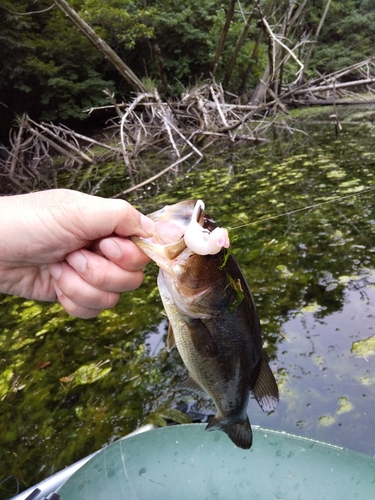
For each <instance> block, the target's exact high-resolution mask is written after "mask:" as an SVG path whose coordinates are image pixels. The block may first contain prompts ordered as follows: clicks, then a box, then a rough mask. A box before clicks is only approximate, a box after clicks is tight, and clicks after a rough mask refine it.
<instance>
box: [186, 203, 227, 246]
mask: <svg viewBox="0 0 375 500" xmlns="http://www.w3.org/2000/svg"><path fill="white" fill-rule="evenodd" d="M200 209H202V210H204V203H203V201H202V200H198V201H197V203H196V204H195V207H194V210H193V215H192V216H191V221H190V223H189V225H188V227H187V229H186V231H185V236H184V239H185V243H186V246H187V247H188V248H189V249H190V250H192V251H193V252H194V253H196V254H198V255H215V254H216V253H219V252H220V250H221V249H222V248H223V247H224V248H228V247H229V245H230V242H229V236H228V231H227V229H224V228H223V227H217V228H215V229H214V230H213V231H212V233H210V231H208V229H204V228H203V227H202V226H201V225H200V224H199V223H198V222H197V219H198V213H199V210H200Z"/></svg>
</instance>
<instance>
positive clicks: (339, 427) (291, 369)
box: [257, 273, 375, 454]
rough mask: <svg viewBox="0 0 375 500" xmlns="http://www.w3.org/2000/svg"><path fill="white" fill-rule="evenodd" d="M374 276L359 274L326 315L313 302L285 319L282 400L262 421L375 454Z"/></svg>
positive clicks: (279, 356)
mask: <svg viewBox="0 0 375 500" xmlns="http://www.w3.org/2000/svg"><path fill="white" fill-rule="evenodd" d="M374 277H375V273H372V274H370V275H369V276H368V278H369V280H367V279H366V278H367V277H366V276H363V279H362V280H358V278H357V280H356V279H355V277H354V282H350V283H348V288H347V289H346V290H345V292H344V305H343V307H342V309H340V310H339V311H336V312H332V313H330V314H328V315H322V308H321V307H319V306H315V307H314V306H311V309H314V308H315V311H313V310H308V308H305V309H306V310H301V311H299V312H296V313H294V314H292V317H291V319H289V320H288V321H286V322H285V323H284V325H283V327H282V334H283V340H282V342H281V343H280V345H279V347H278V354H277V360H276V361H275V363H276V365H277V370H278V373H279V375H280V380H279V383H280V393H281V397H280V399H281V404H280V407H279V408H278V411H277V412H275V413H274V414H273V415H270V416H269V417H268V418H267V419H264V418H262V415H259V419H257V423H260V424H262V425H268V426H271V427H277V428H278V429H282V430H285V431H289V432H293V433H298V434H303V435H305V436H308V437H312V438H315V439H319V440H323V441H326V442H330V443H334V444H338V445H342V446H346V447H349V448H352V449H356V450H360V451H362V452H365V453H368V454H373V453H374V452H375V442H374V438H373V433H372V431H371V428H373V426H374V398H375V349H374V341H373V343H372V345H371V344H370V343H369V342H368V339H375V337H374V333H375V331H374V327H375V323H374V317H375V288H374V287H373V285H372V284H369V282H370V283H371V281H373V278H374ZM328 293H329V292H328ZM360 346H362V349H361V347H360Z"/></svg>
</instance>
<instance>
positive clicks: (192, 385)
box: [178, 374, 207, 396]
mask: <svg viewBox="0 0 375 500" xmlns="http://www.w3.org/2000/svg"><path fill="white" fill-rule="evenodd" d="M178 388H179V389H190V390H192V391H196V392H199V393H201V394H204V395H205V396H206V395H207V394H206V393H205V391H204V390H203V389H202V387H201V386H200V385H199V384H198V382H196V381H195V380H194V379H193V377H192V376H191V375H190V374H189V375H188V376H187V377H186V378H185V379H184V380H183V381H182V382H181V383H180V384H179V385H178Z"/></svg>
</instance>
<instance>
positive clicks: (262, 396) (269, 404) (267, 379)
mask: <svg viewBox="0 0 375 500" xmlns="http://www.w3.org/2000/svg"><path fill="white" fill-rule="evenodd" d="M250 388H251V390H252V391H253V394H254V397H255V399H256V400H257V401H258V404H259V406H260V407H261V408H262V410H263V411H264V412H265V413H269V412H270V411H273V410H275V409H276V407H277V405H278V404H279V389H278V387H277V384H276V380H275V377H274V375H273V373H272V371H271V368H270V367H269V365H268V363H267V361H266V360H265V359H264V358H262V359H261V360H260V369H259V375H258V377H257V379H256V381H255V384H254V385H253V387H250Z"/></svg>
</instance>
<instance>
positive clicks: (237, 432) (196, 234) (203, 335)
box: [132, 200, 279, 449]
mask: <svg viewBox="0 0 375 500" xmlns="http://www.w3.org/2000/svg"><path fill="white" fill-rule="evenodd" d="M149 217H150V218H151V219H152V220H154V222H155V232H154V235H153V237H152V238H139V237H132V240H133V241H134V242H135V243H136V244H137V245H138V246H139V247H140V248H141V249H142V250H143V251H144V252H145V253H146V254H147V255H148V256H149V257H151V259H153V260H154V261H155V262H156V264H157V265H158V266H159V268H160V272H159V276H158V286H159V291H160V295H161V298H162V301H163V305H164V308H165V311H166V313H167V316H168V319H169V331H168V338H167V348H168V350H169V351H170V350H171V349H172V348H173V347H174V346H176V347H177V349H178V351H179V353H180V355H181V357H182V359H183V361H184V364H185V366H186V367H187V369H188V371H189V376H188V378H187V379H186V381H185V382H184V384H183V385H184V386H185V387H190V388H194V389H199V390H202V389H203V391H205V392H206V393H207V394H208V395H209V396H210V397H211V398H212V399H213V401H214V403H215V406H216V409H217V414H216V415H215V416H214V417H213V418H212V419H211V420H210V422H209V423H208V425H207V427H206V430H222V431H224V432H226V433H227V435H228V436H229V438H230V439H231V440H232V441H233V443H234V444H235V445H236V446H238V447H240V448H244V449H249V448H250V447H251V445H252V431H251V425H250V421H249V418H248V415H247V406H248V401H249V397H250V392H252V393H253V395H254V397H255V399H256V400H257V402H258V403H259V405H260V407H261V408H262V410H263V411H264V412H270V411H273V410H274V409H275V408H276V407H277V405H278V402H279V395H278V388H277V384H276V381H275V378H274V376H273V373H272V371H271V369H270V368H269V366H268V363H267V361H266V360H265V358H264V354H263V350H262V338H261V328H260V323H259V318H258V314H257V311H256V308H255V304H254V300H253V297H252V295H251V292H250V289H249V287H248V284H247V282H246V280H245V278H244V275H243V274H242V271H241V269H240V267H239V265H238V263H237V261H236V260H235V258H234V257H233V255H232V254H231V253H230V252H228V251H227V250H226V248H227V247H228V246H229V238H228V233H227V231H226V230H225V229H222V228H218V227H217V226H216V224H215V222H214V221H213V220H212V219H211V218H210V217H209V216H208V215H207V214H206V213H205V212H204V204H203V202H202V201H200V200H199V201H197V202H196V201H194V200H189V201H184V202H181V203H177V204H175V205H170V206H166V207H164V208H163V209H161V210H158V211H157V212H154V213H152V214H150V215H149Z"/></svg>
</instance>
